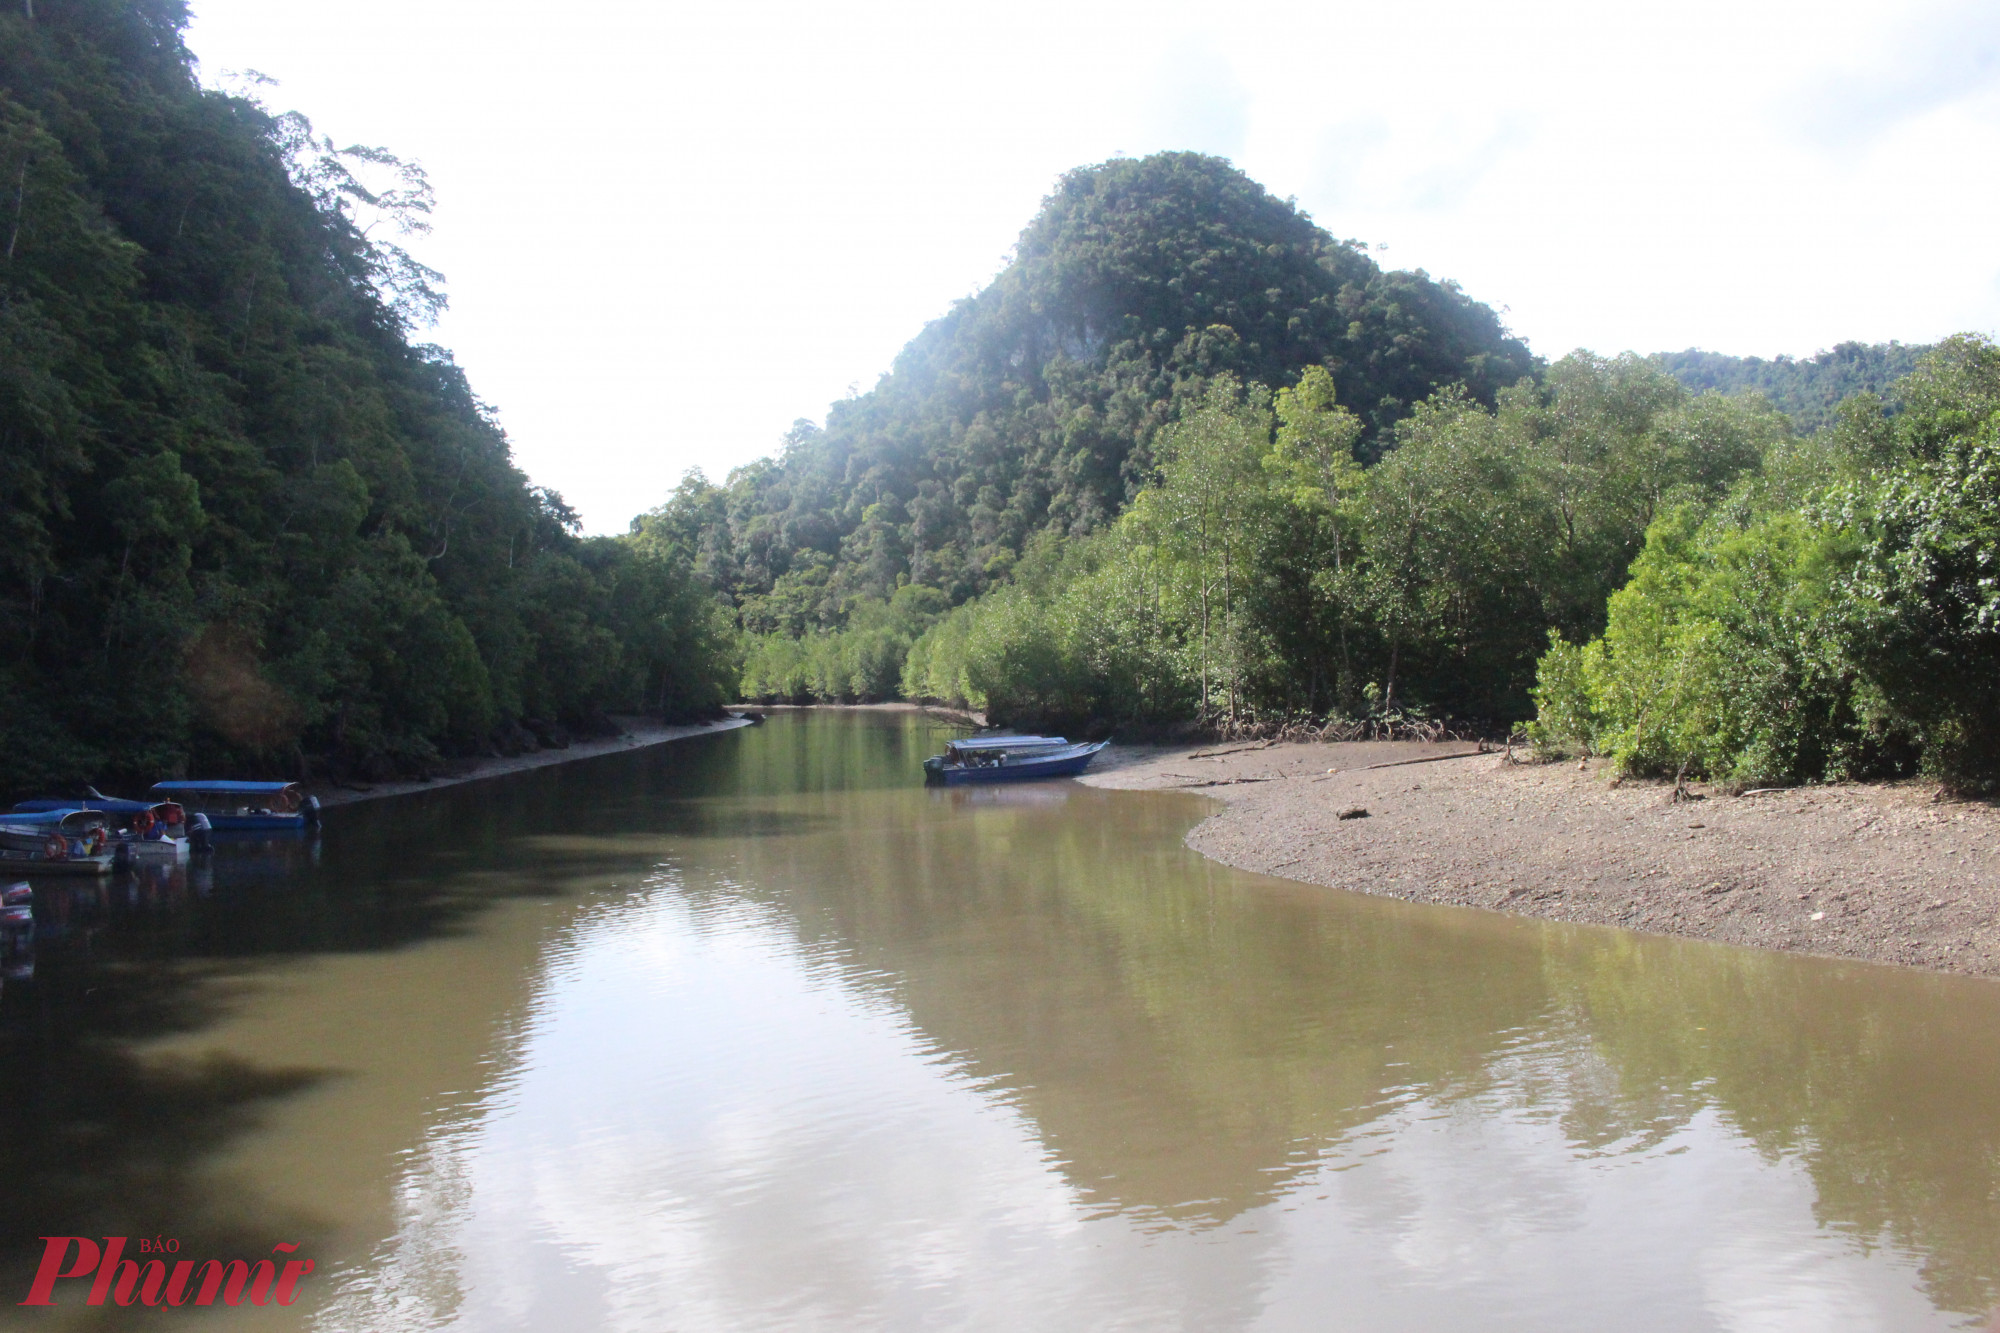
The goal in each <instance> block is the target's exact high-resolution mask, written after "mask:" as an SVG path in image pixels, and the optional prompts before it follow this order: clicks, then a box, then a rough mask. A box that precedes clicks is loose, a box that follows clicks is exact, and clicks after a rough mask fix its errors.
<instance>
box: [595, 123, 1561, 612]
mask: <svg viewBox="0 0 2000 1333" xmlns="http://www.w3.org/2000/svg"><path fill="white" fill-rule="evenodd" d="M1309 366H1326V367H1328V368H1329V369H1330V370H1331V372H1332V375H1333V382H1334V385H1335V388H1336V391H1337V393H1338V395H1339V399H1340V401H1341V402H1342V403H1343V404H1345V405H1347V406H1348V407H1350V408H1352V409H1353V410H1354V411H1356V412H1357V413H1359V414H1360V416H1361V418H1362V420H1363V422H1364V424H1365V427H1366V430H1365V433H1364V436H1363V438H1362V439H1361V441H1360V442H1359V444H1358V446H1357V447H1358V449H1359V450H1360V451H1361V452H1362V453H1363V454H1367V453H1368V452H1369V451H1370V450H1371V449H1372V448H1373V447H1374V446H1375V443H1376V441H1378V440H1380V439H1381V438H1383V435H1384V432H1385V431H1386V429H1387V428H1388V427H1390V426H1391V425H1393V424H1394V423H1395V422H1397V421H1399V420H1400V419H1402V418H1403V417H1404V416H1405V415H1407V414H1408V412H1409V411H1410V409H1411V407H1412V405H1413V404H1415V403H1417V402H1419V401H1421V400H1423V399H1425V398H1427V397H1428V396H1429V395H1430V394H1431V393H1432V392H1433V391H1435V390H1436V389H1438V388H1439V387H1441V386H1445V385H1451V384H1460V383H1462V384H1464V385H1465V386H1467V388H1468V389H1469V390H1470V391H1471V393H1472V394H1473V395H1474V397H1475V398H1477V399H1478V400H1480V401H1482V402H1487V403H1491V402H1492V401H1493V399H1494V395H1495V393H1496V392H1497V391H1498V390H1499V389H1501V388H1502V387H1504V386H1507V385H1510V384H1512V383H1514V382H1515V381H1516V380H1518V379H1520V378H1521V377H1522V376H1524V375H1529V374H1532V373H1533V372H1534V371H1535V368H1536V367H1535V362H1534V360H1533V358H1532V357H1531V356H1530V354H1529V352H1528V349H1527V347H1526V346H1525V345H1524V344H1523V343H1522V342H1520V341H1519V340H1517V339H1515V338H1513V337H1511V336H1509V335H1508V333H1507V331H1506V330H1505V329H1504V328H1503V327H1502V326H1501V324H1500V321H1499V319H1498V318H1497V316H1495V314H1494V312H1493V311H1492V310H1490V309H1489V308H1487V307H1486V306H1484V305H1481V304H1479V303H1478V302H1476V301H1474V300H1472V299H1471V298H1469V297H1467V296H1466V295H1465V294H1464V293H1463V292H1461V291H1460V290H1459V289H1458V288H1457V287H1456V286H1455V285H1454V284H1452V283H1449V282H1437V281H1434V280H1432V279H1431V278H1429V277H1427V276H1426V275H1425V274H1423V273H1422V272H1414V273H1410V272H1385V271H1384V270H1383V269H1381V268H1380V267H1378V266H1377V265H1376V264H1375V263H1374V261H1373V260H1371V259H1370V258H1369V257H1368V255H1367V254H1366V253H1364V251H1363V248H1362V247H1359V246H1356V245H1354V244H1351V243H1348V242H1341V241H1336V240H1334V239H1333V238H1332V237H1331V236H1329V235H1328V234H1327V233H1326V232H1324V231H1322V230H1321V229H1320V228H1319V227H1317V226H1315V225H1314V224H1313V222H1312V220H1311V219H1310V218H1308V217H1307V216H1306V215H1305V214H1303V213H1301V212H1300V211H1299V210H1298V209H1297V208H1296V207H1294V206H1293V205H1292V204H1290V203H1289V202H1286V201H1284V200H1280V199H1277V198H1274V197H1272V196H1271V195H1270V194H1269V193H1268V192H1266V191H1265V190H1264V189H1263V188H1262V187H1261V186H1259V185H1258V184H1257V183H1256V182H1254V181H1252V180H1250V179H1249V178H1248V177H1247V176H1245V175H1244V174H1243V173H1242V172H1240V171H1238V170H1236V169H1235V168H1234V167H1232V166H1231V165H1229V163H1227V162H1225V161H1222V160H1221V159H1218V158H1213V157H1205V156H1202V155H1200V154H1195V153H1164V154H1159V155H1156V156H1153V157H1148V158H1144V159H1119V160H1114V161H1111V162H1106V163H1103V164H1101V165H1098V166H1093V167H1085V168H1081V169H1079V170H1076V171H1073V172H1071V173H1069V174H1068V175H1067V176H1065V177H1064V178H1063V179H1062V181H1061V182H1060V183H1059V185H1058V186H1057V188H1056V190H1055V192H1054V194H1052V195H1051V196H1050V197H1049V199H1048V200H1047V201H1046V202H1045V204H1044V206H1043V208H1042V210H1041V212H1040V214H1039V215H1038V216H1037V217H1036V218H1035V219H1034V220H1033V221H1032V222H1031V223H1029V225H1028V227H1027V229H1026V230H1025V231H1024V232H1023V233H1022V234H1021V238H1020V242H1019V245H1018V247H1017V249H1016V252H1015V255H1014V257H1013V259H1012V261H1011V262H1010V263H1009V264H1008V265H1007V267H1006V268H1005V270H1004V271H1003V272H1002V273H1001V274H1000V275H999V276H998V277H997V278H996V279H995V280H994V281H993V282H992V284H991V285H989V286H988V287H987V288H986V289H985V290H984V291H982V292H980V293H979V294H978V295H977V296H975V297H972V298H970V299H968V300H965V301H962V302H960V303H959V304H958V305H957V306H956V307H955V308H954V309H953V310H952V311H951V312H950V313H949V314H947V315H946V316H945V317H944V318H942V319H940V320H938V321H937V322H935V323H933V324H932V325H930V326H929V327H928V328H926V329H925V330H924V331H923V332H922V333H921V334H920V335H919V336H918V337H917V338H916V339H915V340H914V341H912V342H911V343H910V345H909V346H908V347H907V348H905V349H904V351H903V352H902V354H901V355H900V356H899V357H898V358H897V360H896V362H895V365H894V367H893V369H892V370H891V371H890V373H889V374H887V375H886V376H884V377H883V379H882V380H881V382H880V383H879V384H878V385H877V386H876V387H875V388H874V389H873V390H872V391H870V392H868V393H866V394H863V395H860V396H859V397H856V398H853V399H849V400H847V401H844V402H840V403H836V404H834V405H833V407H832V409H831V411H830V412H829V413H828V417H827V424H826V427H825V428H824V430H820V429H817V428H814V427H813V426H812V425H811V424H810V423H805V422H802V423H800V424H799V425H798V426H797V427H795V428H794V430H793V432H792V434H791V435H790V437H789V438H788V440H787V443H786V446H785V449H784V451H783V452H782V453H781V454H780V456H779V457H777V458H775V459H770V460H765V461H763V462H759V463H756V464H752V465H751V466H749V467H746V468H743V469H741V470H739V471H738V472H736V473H734V474H732V476H731V477H730V479H729V481H728V483H727V484H726V485H725V486H719V487H718V486H713V485H709V484H707V483H705V482H702V481H700V480H690V482H689V483H688V484H686V485H684V486H683V487H682V488H681V489H680V490H679V491H678V492H677V493H676V495H675V496H674V497H673V499H672V501H671V502H670V503H669V504H668V505H666V506H665V507H663V508H662V509H661V510H660V511H658V512H656V513H655V514H653V515H650V516H648V517H647V518H645V519H643V520H641V521H640V522H639V523H638V524H635V527H636V528H638V529H640V530H645V531H652V532H659V533H665V534H672V535H673V536H674V538H675V539H676V540H679V541H681V542H684V543H686V544H687V545H688V547H689V548H690V549H695V550H698V551H699V552H700V555H699V559H698V564H699V567H700V568H701V569H702V571H703V572H704V573H705V574H706V575H707V576H708V577H709V578H710V579H712V581H713V582H714V584H715V585H716V586H717V587H719V588H721V589H722V590H724V591H726V592H727V593H728V594H730V595H731V596H732V597H734V598H736V599H737V600H738V602H739V604H740V605H741V607H742V611H743V619H744V624H745V626H746V627H747V628H749V629H751V630H753V631H773V630H775V631H782V632H787V633H791V634H799V633H803V632H806V631H808V630H811V629H814V628H822V627H825V628H830V627H835V626H838V625H840V624H841V623H843V621H844V618H845V616H846V614H847V608H848V607H849V606H850V604H851V599H853V598H855V597H857V596H860V597H865V598H880V597H885V596H887V595H888V594H889V593H890V592H891V591H893V590H894V589H895V587H896V586H897V584H898V581H899V580H903V579H907V580H909V581H910V582H913V583H915V584H918V585H928V586H930V587H932V588H934V589H936V590H938V591H939V592H940V593H941V594H942V595H943V597H944V598H946V599H948V600H950V601H953V602H957V601H962V600H964V599H965V598H967V597H969V596H972V595H974V594H976V593H978V592H980V591H982V590H984V589H985V588H986V587H988V586H989V585H990V584H991V583H993V582H994V581H995V580H996V579H1000V578H1002V577H1003V576H1004V574H1005V572H1006V571H1007V570H1008V569H1009V568H1010V567H1011V566H1012V564H1013V562H1014V560H1015V559H1016V558H1017V557H1018V556H1019V555H1020V553H1021V551H1022V549H1023V543H1024V542H1025V541H1026V540H1027V538H1028V537H1029V536H1030V535H1031V534H1033V533H1035V532H1037V531H1042V530H1055V531H1057V532H1063V533H1070V534H1075V533H1082V532H1086V531H1090V530H1093V529H1096V528H1099V527H1102V526H1103V525H1104V524H1105V523H1107V522H1108V520H1110V519H1111V518H1112V517H1114V516H1115V515H1116V514H1117V513H1118V512H1119V511H1120V510H1121V509H1122V508H1123V507H1124V505H1125V503H1126V502H1127V500H1129V499H1130V498H1131V497H1132V495H1133V494H1134V493H1135V492H1136V491H1137V490H1138V488H1139V487H1140V485H1141V484H1142V483H1143V481H1144V480H1145V478H1146V477H1147V476H1148V474H1149V472H1150V468H1151V462H1152V459H1151V454H1150V451H1149V445H1150V443H1151V441H1152V439H1153V437H1154V435H1155V433H1156V432H1157V431H1158V430H1159V429H1160V428H1161V426H1162V425H1164V424H1165V423H1166V422H1168V421H1169V420H1171V419H1173V418H1174V417H1175V416H1176V415H1178V414H1179V413H1180V412H1181V411H1182V410H1183V409H1184V408H1185V406H1186V405H1187V404H1189V403H1191V402H1194V401H1196V400H1198V399H1199V398H1200V396H1201V394H1202V392H1203V389H1204V386H1205V385H1206V384H1207V383H1208V382H1209V381H1210V380H1211V379H1212V378H1213V377H1215V376H1217V375H1218V374H1222V373H1224V372H1227V373H1229V374H1231V375H1233V376H1235V377H1236V378H1238V379H1239V380H1243V381H1256V382H1261V383H1264V384H1267V385H1271V386H1274V387H1276V386H1282V385H1288V384H1291V383H1293V382H1294V381H1296V380H1297V379H1298V377H1299V375H1300V373H1301V372H1302V371H1303V370H1304V369H1305V368H1307V367H1309Z"/></svg>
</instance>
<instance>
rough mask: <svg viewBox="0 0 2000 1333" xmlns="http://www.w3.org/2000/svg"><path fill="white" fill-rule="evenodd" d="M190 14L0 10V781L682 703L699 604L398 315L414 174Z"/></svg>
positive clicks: (418, 295)
mask: <svg viewBox="0 0 2000 1333" xmlns="http://www.w3.org/2000/svg"><path fill="white" fill-rule="evenodd" d="M186 21H187V10H186V7H185V5H184V4H182V3H180V2H179V0H38V2H37V3H36V4H34V5H32V6H28V5H19V4H17V5H12V6H9V7H8V8H7V10H6V12H5V13H4V14H0V187H4V188H0V797H4V796H6V795H9V794H23V793H32V792H35V791H36V790H37V789H48V788H52V787H69V786H73V785H74V784H76V783H79V782H83V781H97V782H103V783H112V782H122V783H131V782H139V781H145V780H150V779H152V778H158V777H164V776H168V775H171V774H176V773H182V772H186V771H188V770H190V769H196V770H200V771H202V772H203V773H205V774H206V775H208V776H215V775H217V774H233V775H236V776H248V775H254V774H257V773H266V774H271V775H282V776H290V777H297V776H302V775H304V774H305V773H306V772H307V771H308V770H309V769H312V768H315V767H318V768H320V769H322V770H324V769H325V768H327V767H331V768H333V769H335V770H341V769H344V770H346V771H358V772H363V773H367V772H380V771H390V770H402V771H409V770H412V769H419V770H421V769H424V768H426V767H429V766H431V765H433V764H435V763H436V762H437V761H438V760H439V759H440V757H441V756H443V755H447V754H449V753H451V752H453V751H458V752H464V751H471V750H483V749H488V748H492V747H494V746H496V745H498V746H503V747H508V746H514V745H519V744H522V743H532V742H531V741H526V742H524V732H523V727H522V724H523V723H524V722H532V723H534V724H535V726H537V727H539V728H540V729H541V731H542V732H543V733H544V734H545V735H546V734H550V733H552V732H553V731H554V730H555V729H557V728H559V727H561V726H563V725H564V724H568V725H572V726H574V725H580V724H588V723H589V722H591V721H592V719H593V718H594V717H597V716H598V715H599V710H601V709H604V708H607V707H614V708H615V707H637V706H639V705H641V704H649V705H651V706H653V707H659V708H665V709H667V710H677V711H698V710H701V709H710V708H713V707H714V706H715V705H716V703H717V702H718V701H719V698H720V697H721V695H720V691H721V690H722V689H723V688H725V687H726V685H727V684H733V682H731V681H730V680H729V677H730V671H731V668H729V667H728V666H726V665H725V658H726V652H725V651H723V647H724V645H723V644H722V643H721V642H720V641H719V640H718V639H717V637H716V633H715V631H716V629H717V626H716V625H715V623H714V615H715V610H714V606H713V603H712V600H711V599H710V598H709V595H708V594H707V593H706V592H705V591H703V590H701V589H699V588H698V586H697V585H696V584H695V583H694V581H693V580H692V578H691V577H690V576H689V575H688V573H687V572H686V570H685V569H684V568H681V567H679V566H676V564H675V563H674V561H673V560H672V559H671V558H663V557H662V556H661V554H660V553H659V552H658V550H657V548H653V549H650V550H649V549H648V548H647V547H646V546H645V544H644V543H642V542H637V541H632V540H620V541H612V540H600V541H596V542H586V541H581V540H579V539H578V538H577V537H576V536H575V535H574V530H575V527H576V524H575V520H574V517H573V516H572V515H571V514H570V512H569V511H568V510H567V509H566V508H565V507H564V506H563V504H562V502H561V500H560V499H559V498H558V497H556V496H553V495H550V494H548V493H546V492H543V491H539V490H537V489H535V488H534V487H532V486H531V485H529V483H528V480H527V478H526V477H524V476H523V475H522V474H521V472H520V471H519V470H518V469H516V468H515V467H514V465H513V463H512V461H511V460H510V458H509V452H508V446H507V441H506V439H505V437H504V436H503V435H502V433H501V431H500V429H499V428H498V426H497V425H496V423H495V422H494V420H493V419H492V416H491V414H490V413H489V411H488V410H487V409H486V408H485V407H484V406H482V404H481V403H480V402H479V401H478V400H477V399H476V398H475V397H474V396H473V393H472V391H471V389H470V387H469V386H468V385H467V383H466V380H465V378H464V376H463V375H461V374H460V372H459V371H458V369H457V368H456V367H455V366H454V365H453V364H452V362H451V360H450V358H449V357H448V356H446V355H445V354H444V353H443V352H441V351H439V350H437V349H435V348H427V347H424V346H421V345H418V344H417V343H415V342H414V341H413V339H412V334H413V332H414V331H415V330H416V329H417V328H420V327H421V326H422V325H423V323H424V322H425V320H426V317H427V316H428V315H429V314H431V313H433V312H434V311H435V309H436V308H437V306H438V303H439V301H440V300H441V295H440V292H439V287H438V282H439V279H438V275H436V274H434V273H431V272H429V271H428V270H426V269H424V268H423V267H422V266H421V265H419V264H417V263H415V262H414V261H413V260H412V259H411V258H410V256H409V255H408V254H407V253H406V252H405V251H403V250H402V249H400V248H399V247H398V246H397V245H395V244H394V243H393V241H394V238H395V237H397V236H398V235H399V234H403V233H404V232H407V230H408V229H410V228H412V227H421V225H422V222H423V216H424V214H425V213H426V212H427V211H428V207H429V201H430V197H429V190H428V186H427V184H426V183H425V181H424V179H423V177H422V174H421V172H419V171H417V170H415V169H414V168H411V167H409V166H407V165H405V164H402V163H400V162H398V161H396V160H395V159H394V158H393V157H391V156H389V155H388V154H387V153H384V152H382V151H380V150H370V149H344V150H337V149H336V148H335V147H334V145H333V144H331V143H330V142H328V141H326V140H325V139H323V138H320V137H318V136H316V135H314V134H313V133H312V131H311V129H310V127H309V126H307V125H306V124H305V123H304V122H303V121H302V120H300V119H299V118H297V117H293V116H274V115H272V114H270V113H268V112H267V111H266V110H265V109H264V108H263V107H261V106H260V105H258V104H257V103H255V102H253V101H248V100H245V99H242V98H238V97H230V96H225V95H222V94H220V93H216V92H212V91H206V90H204V89H203V88H202V87H201V86H200V85H199V83H198V82H197V80H196V78H195V75H194V69H193V62H192V60H191V59H190V57H189V54H188V52H187V50H186V49H185V47H184V46H183V44H182V40H181V32H182V28H183V26H184V25H185V23H186ZM371 182H372V184H371ZM370 224H374V226H373V230H372V231H370V230H367V229H366V228H367V227H368V226H369V225H370ZM399 228H400V230H399Z"/></svg>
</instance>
